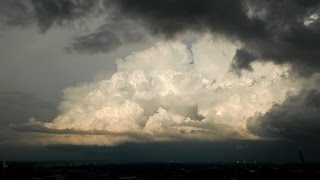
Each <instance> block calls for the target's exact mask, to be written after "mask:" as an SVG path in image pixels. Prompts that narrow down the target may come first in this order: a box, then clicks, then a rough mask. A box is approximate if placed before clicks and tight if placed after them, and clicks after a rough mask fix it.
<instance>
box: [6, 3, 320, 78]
mask: <svg viewBox="0 0 320 180" xmlns="http://www.w3.org/2000/svg"><path fill="white" fill-rule="evenodd" d="M5 2H9V1H8V0H6V1H5ZM28 2H30V3H24V4H29V5H24V4H22V3H18V1H14V3H3V4H10V5H11V7H14V8H12V9H16V11H17V12H16V13H15V14H16V15H15V16H12V17H15V18H13V20H12V23H15V24H18V23H19V19H20V20H21V21H20V23H21V24H24V23H25V21H28V20H25V19H26V18H24V17H31V18H30V19H31V20H32V21H35V22H36V23H37V24H38V26H39V27H40V29H41V30H42V31H45V30H47V29H48V28H50V27H52V26H55V25H64V24H66V23H68V22H72V21H75V20H79V19H81V18H84V17H86V16H88V15H90V14H92V13H93V12H98V11H99V12H105V13H108V14H109V15H112V18H114V19H116V20H121V19H122V20H123V19H130V20H133V21H136V22H139V23H141V24H143V25H144V26H145V27H147V28H148V29H149V30H150V31H151V32H152V33H154V34H161V35H164V36H165V37H166V38H173V37H174V36H175V35H176V34H177V33H180V32H184V31H189V30H191V31H197V32H208V31H209V32H213V33H215V34H218V35H221V36H223V37H227V38H229V39H230V40H232V41H240V42H241V43H242V44H243V47H242V48H243V49H246V51H248V52H251V53H252V55H253V56H254V57H256V58H249V59H246V61H245V63H244V61H243V59H242V58H237V57H235V64H238V65H239V66H235V68H245V69H248V68H250V67H249V66H248V64H250V62H249V61H250V60H251V61H254V60H257V59H259V60H261V59H262V60H268V61H270V60H271V61H274V62H275V63H279V64H282V63H291V64H293V67H294V69H295V70H296V71H297V72H298V73H299V74H301V75H310V74H311V73H313V72H318V71H319V70H320V61H318V57H319V56H320V51H319V48H320V43H319V42H320V21H319V19H318V18H317V16H318V15H317V13H319V12H320V8H319V7H320V5H319V1H317V0H312V1H302V0H245V1H240V0H223V1H222V0H203V1H196V0H174V1H173V0H162V1H149V0H136V1H132V0H98V1H92V0H91V1H85V0H51V1H45V0H31V1H28ZM9 14H10V13H9ZM21 14H22V15H24V14H26V16H21ZM30 14H31V15H30ZM19 15H20V16H19ZM17 17H20V18H17ZM129 29H130V28H129ZM103 35H106V37H105V38H106V39H108V38H111V40H110V41H107V42H106V41H104V40H103V39H104V38H102V37H101V36H103ZM123 37H127V38H126V39H127V40H128V41H129V40H130V38H131V39H132V41H136V39H135V38H136V37H137V36H133V35H132V34H131V33H130V31H129V33H127V34H125V33H124V34H123ZM93 39H95V40H97V43H96V44H95V43H93V42H92V41H93ZM116 39H117V38H115V37H113V36H112V35H111V34H110V33H108V30H107V31H106V32H101V31H96V32H94V33H93V34H89V35H88V36H87V37H85V36H83V37H79V39H78V40H75V42H74V48H75V49H86V50H87V51H88V52H100V51H101V50H105V49H107V50H109V49H112V48H114V47H116V46H117V45H118V43H119V42H118V41H117V40H116ZM85 40H88V42H86V41H85ZM138 40H139V38H138ZM125 42H127V41H125ZM88 45H92V46H88ZM98 46H101V48H100V47H98ZM109 46H110V48H108V47H109ZM87 48H88V49H87ZM237 60H238V61H239V62H236V61H237Z"/></svg>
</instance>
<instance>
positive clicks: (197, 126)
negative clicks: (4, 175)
mask: <svg viewBox="0 0 320 180" xmlns="http://www.w3.org/2000/svg"><path fill="white" fill-rule="evenodd" d="M319 12H320V2H319V1H317V0H314V1H303V0H291V1H289V0H271V1H270V0H268V1H267V0H244V1H240V0H224V1H220V0H203V1H196V0H176V1H172V0H162V1H148V0H137V1H132V0H51V1H46V0H26V1H18V0H2V1H1V2H0V130H1V131H0V152H1V153H0V160H1V159H3V160H90V159H99V160H101V159H103V160H108V161H112V162H115V161H120V162H144V161H191V162H206V161H226V162H235V161H237V160H246V161H255V160H256V161H262V162H299V154H298V152H299V151H302V152H303V153H304V155H305V159H306V161H307V162H319V161H320V155H319V154H318V153H317V152H319V150H320V146H319V145H318V144H319V143H317V142H318V138H319V137H320V89H319V88H320V61H319V57H320V51H319V49H320V44H319V42H320V21H319V19H318V18H319V15H318V14H319ZM270 152H272V153H270ZM266 154H267V155H266Z"/></svg>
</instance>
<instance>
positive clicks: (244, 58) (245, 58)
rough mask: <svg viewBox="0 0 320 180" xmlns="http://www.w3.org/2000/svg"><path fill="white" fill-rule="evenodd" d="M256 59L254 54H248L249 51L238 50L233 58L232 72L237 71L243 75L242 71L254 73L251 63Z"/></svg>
mask: <svg viewBox="0 0 320 180" xmlns="http://www.w3.org/2000/svg"><path fill="white" fill-rule="evenodd" d="M255 59H256V57H255V56H254V55H253V54H252V53H250V52H248V51H247V50H245V49H237V51H236V54H235V55H234V57H233V61H232V64H231V70H233V71H235V72H236V73H238V74H240V73H241V69H245V70H248V71H252V70H253V69H252V67H251V65H250V63H251V62H252V61H254V60H255Z"/></svg>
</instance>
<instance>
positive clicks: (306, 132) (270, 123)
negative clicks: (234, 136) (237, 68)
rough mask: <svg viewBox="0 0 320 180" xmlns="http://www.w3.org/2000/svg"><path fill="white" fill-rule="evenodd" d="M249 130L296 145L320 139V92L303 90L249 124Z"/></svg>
mask: <svg viewBox="0 0 320 180" xmlns="http://www.w3.org/2000/svg"><path fill="white" fill-rule="evenodd" d="M248 129H249V130H250V131H252V132H253V133H255V134H257V135H259V136H262V137H271V138H286V139H290V140H294V141H298V140H304V141H306V140H316V139H318V138H319V137H320V134H319V131H320V91H319V89H309V90H302V91H301V92H300V93H299V94H298V95H294V96H290V97H288V98H287V99H286V100H285V101H284V102H283V103H282V104H276V105H274V106H273V107H272V108H271V109H270V110H269V111H268V112H267V113H265V114H262V115H256V117H254V118H252V119H249V120H248Z"/></svg>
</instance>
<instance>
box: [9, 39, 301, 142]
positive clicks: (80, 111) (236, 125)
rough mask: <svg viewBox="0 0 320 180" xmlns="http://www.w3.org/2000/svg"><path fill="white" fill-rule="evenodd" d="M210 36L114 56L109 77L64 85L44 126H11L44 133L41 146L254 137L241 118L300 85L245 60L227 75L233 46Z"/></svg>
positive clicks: (281, 68) (282, 71)
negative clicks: (114, 67) (53, 114)
mask: <svg viewBox="0 0 320 180" xmlns="http://www.w3.org/2000/svg"><path fill="white" fill-rule="evenodd" d="M213 39H214V38H212V37H211V36H209V35H207V36H204V37H202V38H200V39H198V40H197V41H196V42H194V43H193V44H192V45H191V48H190V47H188V46H187V45H185V44H184V43H182V42H180V41H166V42H159V43H158V44H157V45H155V46H154V47H151V48H149V49H146V50H143V51H140V52H134V53H132V54H131V55H129V56H128V57H126V58H125V59H118V60H117V72H115V73H114V74H113V75H112V77H111V78H106V79H103V80H101V81H98V82H92V83H90V84H82V85H78V86H75V87H69V88H66V89H65V90H64V91H63V93H64V95H63V101H62V102H61V103H60V106H59V110H60V113H59V115H58V116H57V117H56V118H55V119H53V120H52V121H50V122H48V121H47V122H42V121H38V120H35V119H32V120H30V121H29V122H28V123H26V124H24V125H20V126H19V125H18V126H14V125H12V127H13V128H15V129H17V130H22V131H31V132H37V133H47V134H49V135H46V136H45V137H46V138H47V139H46V140H43V139H42V141H41V142H46V143H71V144H99V145H115V144H119V143H123V142H128V141H131V142H149V141H181V140H206V141H207V140H209V141H213V140H225V139H256V138H259V137H258V136H256V135H255V134H253V133H251V132H250V131H248V129H247V123H246V121H247V119H248V118H249V117H252V116H254V114H255V113H256V112H260V113H266V112H267V111H268V110H269V109H270V108H271V107H272V105H273V104H274V103H282V102H283V101H284V100H285V99H286V97H287V96H288V95H290V94H295V93H297V92H298V91H299V90H300V89H301V84H300V83H297V81H296V80H295V81H293V80H292V79H291V78H290V76H289V73H288V71H290V66H285V65H275V64H273V63H260V62H255V63H251V66H252V70H250V71H248V70H242V75H241V76H238V75H237V74H235V73H234V72H232V71H230V67H231V65H232V63H233V62H232V59H233V56H234V54H235V53H236V49H237V47H236V46H235V45H233V44H231V43H229V42H227V41H224V40H222V39H216V40H213ZM39 138H44V137H41V136H40V137H39ZM49 139H50V140H49Z"/></svg>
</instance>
